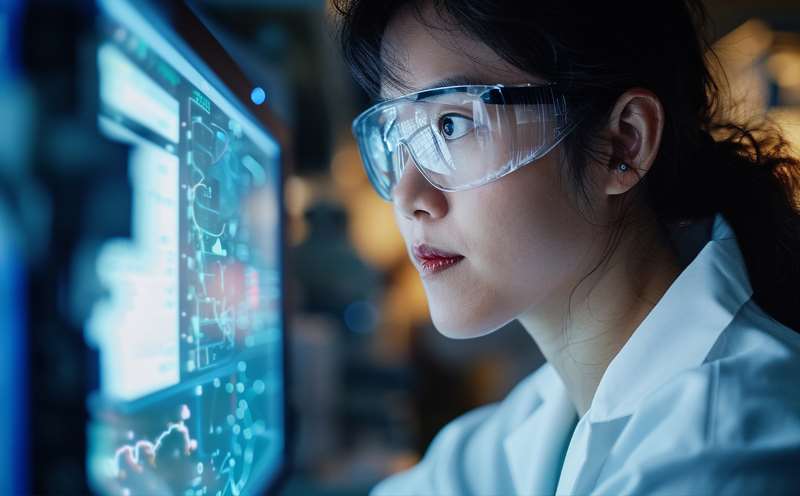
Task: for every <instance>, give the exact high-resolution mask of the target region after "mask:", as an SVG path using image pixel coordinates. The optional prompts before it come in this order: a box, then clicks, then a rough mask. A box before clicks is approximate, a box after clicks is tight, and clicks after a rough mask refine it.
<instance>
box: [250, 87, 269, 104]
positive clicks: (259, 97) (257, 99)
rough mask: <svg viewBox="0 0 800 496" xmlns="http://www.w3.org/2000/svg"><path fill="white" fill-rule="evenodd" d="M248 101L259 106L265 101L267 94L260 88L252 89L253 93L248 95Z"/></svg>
mask: <svg viewBox="0 0 800 496" xmlns="http://www.w3.org/2000/svg"><path fill="white" fill-rule="evenodd" d="M250 99H251V100H253V103H255V104H256V105H261V104H262V103H264V102H265V101H266V100H267V94H266V93H265V92H264V89H263V88H261V86H257V87H255V88H254V89H253V92H252V93H250Z"/></svg>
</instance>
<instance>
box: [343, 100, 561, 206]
mask: <svg viewBox="0 0 800 496" xmlns="http://www.w3.org/2000/svg"><path fill="white" fill-rule="evenodd" d="M570 130H571V126H570V123H569V121H568V119H567V109H566V103H565V99H564V97H563V96H561V95H559V94H558V93H557V91H556V90H555V88H554V86H552V85H538V86H535V85H524V86H502V85H492V86H483V85H469V86H452V87H446V88H436V89H432V90H425V91H421V92H417V93H412V94H410V95H405V96H402V97H399V98H396V99H393V100H389V101H386V102H382V103H378V104H377V105H375V106H373V107H371V108H370V109H368V110H367V111H365V112H364V113H362V114H361V115H360V116H358V117H357V118H356V119H355V121H354V122H353V134H354V135H355V137H356V140H357V141H358V145H359V149H360V151H361V157H362V159H363V161H364V166H365V168H366V170H367V175H368V176H369V179H370V181H371V182H372V185H373V186H374V187H375V189H376V190H377V192H378V194H380V195H381V197H383V198H384V199H386V200H389V201H391V200H392V190H393V189H394V187H395V185H396V184H397V183H398V182H399V181H400V178H401V177H402V175H403V171H404V169H405V165H406V163H407V162H408V159H409V158H411V159H413V160H414V162H415V164H416V167H417V168H418V169H419V171H420V172H421V173H422V175H423V176H425V178H426V179H427V180H428V181H429V182H430V183H431V184H432V185H434V186H435V187H437V188H439V189H441V190H444V191H461V190H465V189H470V188H475V187H477V186H481V185H483V184H486V183H489V182H491V181H494V180H496V179H499V178H501V177H503V176H505V175H507V174H509V173H510V172H512V171H514V170H516V169H518V168H520V167H522V166H523V165H525V164H528V163H531V162H533V161H535V160H537V159H539V158H541V157H542V156H544V155H545V154H546V153H548V152H549V151H550V150H552V149H553V148H555V146H557V145H558V143H560V142H561V140H562V139H563V138H564V137H565V136H566V135H567V134H568V133H569V131H570Z"/></svg>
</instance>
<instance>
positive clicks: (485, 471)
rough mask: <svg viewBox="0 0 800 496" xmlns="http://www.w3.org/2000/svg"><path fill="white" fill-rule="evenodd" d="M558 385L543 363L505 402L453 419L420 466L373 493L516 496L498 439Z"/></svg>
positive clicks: (393, 495)
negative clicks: (509, 495)
mask: <svg viewBox="0 0 800 496" xmlns="http://www.w3.org/2000/svg"><path fill="white" fill-rule="evenodd" d="M554 384H560V379H559V378H558V376H557V374H556V373H555V371H554V370H553V369H552V367H551V366H550V365H548V364H545V365H543V366H542V367H540V368H539V369H538V370H536V371H535V372H533V373H532V374H530V375H528V376H527V377H526V378H525V379H523V380H522V381H521V382H520V383H519V384H517V385H516V386H515V387H514V388H513V389H512V390H511V392H510V393H509V394H508V395H507V396H506V397H505V398H504V399H503V400H502V401H501V402H499V403H492V404H489V405H484V406H481V407H479V408H476V409H474V410H471V411H469V412H467V413H465V414H463V415H461V416H459V417H457V418H456V419H454V420H452V421H451V422H449V423H448V424H447V425H446V426H445V427H444V428H443V429H442V430H440V431H439V433H438V434H437V435H436V437H435V438H434V439H433V441H432V442H431V444H430V446H429V447H428V449H427V450H426V452H425V455H424V457H423V458H422V460H421V461H420V462H419V463H418V464H417V465H415V466H414V467H412V468H411V469H409V470H406V471H404V472H400V473H398V474H395V475H393V476H391V477H389V478H388V479H385V480H384V481H382V482H381V483H379V484H378V485H377V486H375V487H374V488H373V489H372V491H371V492H370V496H399V495H402V496H408V495H428V494H436V495H451V494H452V495H464V494H512V493H513V491H514V486H513V485H512V477H511V474H510V473H509V468H508V465H507V463H506V458H505V455H504V452H503V445H502V443H501V442H500V441H501V440H502V439H503V438H505V437H506V436H507V435H508V434H509V433H510V432H512V431H513V430H514V428H516V427H517V426H518V425H519V424H520V423H522V422H523V421H524V420H525V419H526V418H528V417H529V416H530V413H531V412H532V411H533V410H535V409H536V408H537V407H538V406H539V404H540V403H541V402H542V397H543V395H546V394H547V391H546V390H547V389H548V388H552V387H553V385H554Z"/></svg>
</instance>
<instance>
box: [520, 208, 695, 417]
mask: <svg viewBox="0 0 800 496" xmlns="http://www.w3.org/2000/svg"><path fill="white" fill-rule="evenodd" d="M656 226H657V224H656V223H655V221H652V222H650V223H649V225H647V226H645V227H644V228H628V229H626V231H627V232H630V233H631V235H630V236H625V235H623V238H622V241H621V242H620V244H619V246H618V247H617V249H616V250H615V251H614V253H613V254H612V256H611V257H610V259H609V260H608V261H607V262H605V263H603V265H601V266H600V267H598V268H597V270H596V271H594V272H593V273H592V274H591V275H590V276H589V277H587V278H586V279H584V280H583V281H580V280H579V281H580V283H578V282H575V283H574V284H573V285H572V286H571V287H569V288H566V290H565V291H563V292H555V293H554V294H553V296H552V297H550V298H549V299H548V300H547V301H544V302H540V303H538V304H537V305H536V306H534V307H531V308H529V309H528V310H527V311H526V312H525V313H523V314H522V315H520V316H519V317H518V320H519V321H520V323H521V324H522V326H523V327H524V328H525V329H526V330H527V332H528V334H530V335H531V337H533V339H534V341H536V343H537V345H538V346H539V348H540V349H541V351H542V354H543V355H544V357H545V358H546V359H547V361H548V362H549V363H550V364H551V365H552V366H553V367H554V368H555V370H556V371H557V372H558V374H559V375H560V377H561V379H562V381H563V382H564V384H565V386H566V388H567V391H568V393H569V396H570V398H571V399H572V402H573V404H574V405H575V409H576V411H577V412H578V414H579V415H580V416H583V415H584V414H585V413H586V411H587V410H588V409H589V407H590V406H591V403H592V399H593V398H594V393H595V391H596V390H597V386H598V384H599V383H600V379H601V378H602V377H603V374H604V373H605V371H606V369H607V368H608V365H609V363H610V362H611V360H612V359H613V358H614V357H615V356H616V355H617V353H618V352H619V351H620V350H621V349H622V347H623V346H624V345H625V343H626V342H627V341H628V338H630V336H631V335H632V334H633V332H634V331H635V330H636V328H637V327H638V326H639V324H640V323H641V322H642V321H643V320H644V318H645V317H646V316H647V314H648V313H650V310H651V309H652V308H653V307H654V306H655V304H656V303H657V302H658V300H660V299H661V297H662V296H663V295H664V293H665V292H666V291H667V289H668V288H669V286H670V285H671V284H672V282H673V281H674V280H675V279H676V278H677V277H678V274H680V272H681V270H682V266H681V264H680V262H679V260H678V257H677V255H676V254H675V252H674V250H673V249H672V247H671V246H670V244H669V242H668V241H667V240H666V239H665V237H664V236H663V235H662V234H661V232H660V231H659V230H658V228H657V227H656ZM627 232H626V233H625V234H627ZM591 268H592V267H589V268H588V269H587V270H586V271H585V272H584V273H582V274H580V276H583V275H584V274H585V273H588V272H589V271H590V270H591ZM573 289H574V292H572V291H573Z"/></svg>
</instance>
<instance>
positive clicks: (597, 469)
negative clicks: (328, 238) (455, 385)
mask: <svg viewBox="0 0 800 496" xmlns="http://www.w3.org/2000/svg"><path fill="white" fill-rule="evenodd" d="M337 8H338V10H339V12H340V13H341V14H342V24H341V35H342V43H343V48H344V54H345V56H346V58H347V60H348V61H349V63H350V64H351V66H352V68H353V69H354V73H355V75H356V77H357V79H358V80H359V81H360V82H361V83H362V84H363V85H364V86H365V88H366V89H367V90H369V91H370V92H371V93H372V94H373V95H375V96H377V97H379V98H380V99H381V102H379V103H378V104H376V105H375V106H373V107H372V108H370V109H368V110H367V111H365V112H364V113H363V114H361V115H360V116H359V117H358V118H357V119H356V120H355V122H354V126H353V129H354V133H355V135H356V138H357V140H358V142H359V146H360V149H361V153H362V158H363V160H364V164H365V167H366V170H367V173H368V175H369V177H370V180H371V181H372V184H373V185H374V186H375V188H376V190H377V192H378V193H379V194H380V195H381V196H383V197H384V198H385V199H387V200H390V201H392V202H393V205H394V210H395V213H396V221H397V225H398V227H399V229H400V231H401V233H402V235H403V237H404V239H405V242H406V245H407V247H408V251H409V255H410V257H411V259H412V261H414V263H415V265H416V266H417V268H418V269H419V271H420V274H421V276H422V279H423V283H424V287H425V291H426V294H427V297H428V301H429V307H430V310H431V316H432V320H433V323H434V325H435V326H436V328H437V329H438V330H439V331H440V332H441V333H443V334H444V335H447V336H450V337H453V338H459V339H460V338H472V337H477V336H481V335H484V334H487V333H489V332H492V331H494V330H495V329H498V328H499V327H501V326H503V325H504V324H506V323H508V322H509V321H511V320H513V319H517V320H518V321H519V322H520V323H521V324H522V325H523V326H524V327H525V329H526V330H527V332H528V333H529V334H530V335H531V337H532V338H533V339H534V340H535V342H536V344H537V345H538V346H539V347H540V348H541V350H542V352H543V354H544V356H545V358H546V359H547V364H546V365H544V366H543V367H541V368H540V369H539V370H538V371H536V372H535V373H533V374H532V375H531V376H530V377H528V378H527V379H525V380H524V381H523V382H522V383H520V384H519V385H518V386H517V387H516V388H515V389H514V390H513V391H512V392H511V393H510V394H509V396H508V397H507V398H506V399H505V400H504V401H502V402H501V403H499V404H497V405H489V406H485V407H482V408H479V409H477V410H475V411H472V412H469V413H467V414H466V415H464V416H462V417H460V418H458V419H456V420H454V421H452V422H451V423H450V424H449V425H447V426H446V427H445V428H444V429H443V430H442V431H441V432H440V433H439V434H438V435H437V437H436V438H435V439H434V441H433V442H432V444H431V446H430V447H429V448H428V450H427V453H426V454H425V456H424V458H423V459H422V461H421V462H420V463H419V464H418V465H416V466H415V467H413V468H412V469H410V470H408V471H406V472H403V473H401V474H398V475H395V476H393V477H391V478H389V479H387V480H386V481H384V482H383V483H381V484H380V485H379V486H378V487H377V488H375V490H374V491H373V492H374V494H379V495H384V494H459V495H460V494H552V493H559V494H585V493H601V494H620V493H624V494H629V493H635V494H652V493H656V494H719V493H735V494H745V493H747V494H749V493H766V494H775V493H781V492H793V491H796V490H797V488H798V487H800V474H799V473H798V471H797V470H796V467H797V466H798V463H799V462H800V394H798V393H800V390H799V388H798V386H797V385H796V384H797V380H798V378H800V360H798V358H800V335H798V333H797V332H795V331H794V330H793V329H800V312H798V308H800V305H799V304H800V298H798V294H800V267H799V265H800V264H799V263H798V262H800V258H798V257H800V215H799V214H798V205H797V200H796V198H794V197H793V190H794V191H797V185H798V182H799V181H798V179H799V178H800V164H798V161H797V160H796V159H794V158H792V157H790V156H789V155H788V154H787V153H786V151H785V150H786V147H785V146H784V144H783V142H782V141H781V140H780V137H779V135H778V134H777V133H776V132H773V131H770V130H769V129H766V128H765V129H763V130H762V129H755V130H753V129H750V128H747V127H744V126H739V125H736V124H733V123H729V122H725V121H723V120H721V119H720V117H719V116H718V114H719V112H718V111H719V108H718V107H719V105H718V88H717V86H716V84H715V83H714V81H713V79H712V77H711V75H710V72H709V70H708V68H707V67H706V63H705V59H704V53H705V50H707V49H708V45H707V44H706V43H705V42H704V41H702V38H701V36H700V35H699V33H701V32H702V31H701V29H702V21H703V18H704V11H703V8H702V5H700V4H699V2H697V1H694V0H686V1H683V2H682V1H660V2H638V1H627V0H618V1H613V2H596V1H594V2H590V1H564V0H539V1H530V2H517V1H513V2H512V1H500V0H494V1H490V0H429V1H401V0H395V1H391V2H378V1H367V0H361V1H357V0H352V1H345V0H340V1H339V2H337Z"/></svg>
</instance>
